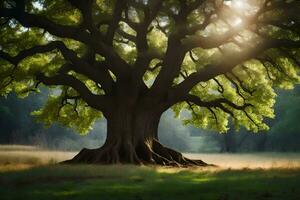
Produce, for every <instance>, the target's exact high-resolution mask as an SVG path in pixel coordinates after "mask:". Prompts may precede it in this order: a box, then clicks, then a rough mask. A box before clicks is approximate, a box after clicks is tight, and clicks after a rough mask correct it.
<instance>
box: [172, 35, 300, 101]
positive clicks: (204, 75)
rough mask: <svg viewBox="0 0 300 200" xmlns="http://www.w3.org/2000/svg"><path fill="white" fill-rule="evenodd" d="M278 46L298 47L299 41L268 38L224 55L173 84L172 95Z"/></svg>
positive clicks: (185, 91)
mask: <svg viewBox="0 0 300 200" xmlns="http://www.w3.org/2000/svg"><path fill="white" fill-rule="evenodd" d="M279 47H286V48H299V47H300V41H297V42H296V41H290V40H276V39H269V40H265V41H264V42H262V43H261V44H259V45H257V46H256V47H254V48H249V49H247V50H244V51H243V52H240V53H238V52H237V53H233V54H229V55H224V56H223V59H221V60H220V62H218V63H215V64H210V65H208V66H206V67H205V68H203V69H202V70H200V71H198V72H194V73H192V74H191V75H190V76H189V77H187V78H186V80H184V81H183V82H182V83H180V84H179V85H177V86H175V87H174V88H173V91H172V92H174V93H173V95H175V96H176V95H186V94H188V93H189V91H190V90H191V89H192V88H193V87H194V86H195V85H197V84H198V83H199V82H205V81H208V80H210V79H212V78H214V77H216V76H218V75H221V74H225V73H226V72H230V71H231V70H232V69H233V68H234V67H235V66H237V65H239V64H242V63H243V62H245V61H247V60H250V59H253V58H256V57H257V56H258V55H260V54H262V53H263V52H264V51H266V50H268V49H271V48H279Z"/></svg>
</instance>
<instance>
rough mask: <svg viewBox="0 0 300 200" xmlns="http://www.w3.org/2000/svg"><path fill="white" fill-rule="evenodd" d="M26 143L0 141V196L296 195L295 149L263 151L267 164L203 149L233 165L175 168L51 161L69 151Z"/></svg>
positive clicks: (210, 198) (128, 199)
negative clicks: (6, 144)
mask: <svg viewBox="0 0 300 200" xmlns="http://www.w3.org/2000/svg"><path fill="white" fill-rule="evenodd" d="M26 148H27V149H26V150H25V149H24V148H23V147H18V146H14V147H13V148H12V147H3V146H2V147H0V163H1V164H0V166H1V167H0V195H1V196H0V199H1V200H8V199H9V200H10V199H24V200H25V199H30V200H35V199H43V200H47V199H56V200H60V199H72V200H76V199H78V200H80V199H84V200H89V199H91V200H94V199H103V200H106V199H107V200H110V199H113V200H152V199H155V200H156V199H158V200H159V199H162V200H163V199H172V200H176V199H178V200H179V199H186V200H187V199H195V200H196V199H197V200H199V199H202V200H206V199H207V200H235V199H236V200H248V199H249V200H253V199H256V200H268V199H272V200H273V199H275V200H276V199H278V200H283V199H288V200H299V199H300V190H299V184H300V167H299V166H300V165H298V164H299V163H300V162H299V155H297V154H291V155H289V156H290V157H291V156H292V159H290V160H291V161H290V162H287V160H284V159H283V157H285V158H286V157H287V155H286V156H284V154H279V155H280V156H278V155H277V154H263V156H266V155H268V156H269V157H270V155H272V156H271V157H270V160H271V161H269V164H268V163H266V160H265V159H264V158H262V157H263V156H262V155H254V154H253V155H250V154H245V155H244V157H243V155H229V154H225V155H217V154H212V155H206V158H205V159H208V160H209V159H210V160H209V161H213V160H214V159H215V161H217V160H218V162H221V161H222V158H223V160H224V159H225V160H227V161H228V162H227V164H226V165H229V164H228V163H229V162H230V161H233V162H232V163H233V164H232V165H233V168H234V169H233V168H231V169H230V168H228V166H225V167H224V166H220V167H218V168H212V167H210V168H188V169H178V168H162V167H149V166H147V167H145V166H142V167H140V166H130V165H115V166H108V165H107V166H96V165H77V166H64V165H56V164H54V163H56V162H58V161H60V160H61V159H65V158H68V157H70V156H72V155H73V153H72V152H69V153H64V152H52V151H40V150H38V149H35V148H34V147H32V148H29V147H26ZM30 156H31V157H30ZM189 156H192V155H189ZM194 156H195V155H194ZM255 156H256V157H255ZM54 157H56V158H55V159H54ZM238 158H239V159H240V160H241V163H239V162H238ZM247 159H248V163H247V162H246V161H247ZM297 159H298V160H297ZM255 160H257V162H256V161H255ZM276 160H277V161H278V162H275V161H276ZM295 160H296V161H295ZM234 163H236V164H238V163H239V165H235V164H234ZM252 163H258V164H259V163H261V166H262V167H263V168H257V167H256V166H255V165H252ZM284 163H286V164H285V165H283V164H284Z"/></svg>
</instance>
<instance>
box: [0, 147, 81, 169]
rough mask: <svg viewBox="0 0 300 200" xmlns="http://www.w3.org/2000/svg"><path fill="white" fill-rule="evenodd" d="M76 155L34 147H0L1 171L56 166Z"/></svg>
mask: <svg viewBox="0 0 300 200" xmlns="http://www.w3.org/2000/svg"><path fill="white" fill-rule="evenodd" d="M75 154H76V152H63V151H50V150H44V149H40V148H38V147H34V146H23V145H0V171H11V170H21V169H27V168H31V167H35V166H41V165H48V164H55V163H58V162H61V161H63V160H67V159H70V158H72V157H73V156H74V155H75Z"/></svg>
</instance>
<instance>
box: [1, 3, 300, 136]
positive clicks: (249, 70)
mask: <svg viewBox="0 0 300 200" xmlns="http://www.w3.org/2000/svg"><path fill="white" fill-rule="evenodd" d="M299 9H300V2H299V1H296V0H290V1H286V0H274V1H270V0H252V1H250V0H248V1H246V0H245V1H237V0H231V1H230V0H229V1H225V0H224V1H223V0H213V1H208V0H168V1H162V0H58V1H50V0H15V1H14V0H3V1H1V3H0V20H1V28H0V66H1V67H0V80H1V83H0V87H1V88H0V93H1V95H7V94H8V93H9V92H15V93H17V94H18V95H19V96H20V97H26V96H27V95H28V94H29V93H30V92H38V89H39V87H41V85H45V86H49V87H50V88H53V92H52V95H51V96H49V99H48V102H47V103H46V105H45V106H44V107H43V108H41V110H39V111H36V112H34V115H36V116H37V118H38V119H39V120H41V121H43V122H44V123H45V124H46V125H50V124H51V123H53V122H54V121H59V122H60V123H62V124H64V125H66V126H69V127H73V128H76V129H77V130H78V131H79V132H82V133H85V132H87V131H88V130H90V128H91V127H92V124H93V123H94V122H95V120H97V119H98V118H101V117H102V116H103V115H104V116H105V117H106V116H107V115H108V113H109V112H110V108H111V107H114V105H115V104H116V101H115V99H117V98H119V99H120V100H119V101H120V102H123V103H124V104H130V103H131V102H132V101H140V99H142V100H143V101H142V102H148V101H151V102H154V104H152V105H156V107H157V108H158V109H160V110H161V111H165V110H166V109H168V108H170V107H172V108H173V110H174V112H175V114H176V115H177V116H179V115H180V113H181V111H182V110H186V111H188V113H189V114H185V115H184V116H185V117H183V118H184V119H183V120H184V122H185V123H187V124H192V125H194V126H196V127H201V128H206V129H213V130H218V131H220V132H226V131H227V129H228V124H229V121H232V122H233V124H234V125H235V127H236V128H239V127H241V126H244V127H246V128H247V129H249V130H253V131H259V130H264V129H267V128H268V126H267V124H265V123H264V120H263V119H264V118H265V117H270V118H272V117H274V112H273V105H274V102H275V100H274V99H275V96H276V94H275V92H274V88H275V87H280V88H286V89H290V88H293V85H294V84H296V83H299V76H298V72H299V65H300V59H299V58H300V51H299V50H300V15H299ZM137 99H138V100H137ZM148 99H151V100H148Z"/></svg>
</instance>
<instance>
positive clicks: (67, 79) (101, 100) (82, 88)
mask: <svg viewBox="0 0 300 200" xmlns="http://www.w3.org/2000/svg"><path fill="white" fill-rule="evenodd" d="M37 79H38V80H39V81H41V82H42V83H44V84H45V85H64V86H69V87H72V88H73V89H74V90H76V91H77V92H78V93H79V94H80V96H81V97H82V99H83V100H84V101H85V102H87V103H88V105H89V106H91V107H93V108H95V109H97V110H101V111H106V110H107V108H109V106H110V105H109V100H108V99H107V97H105V96H99V95H95V94H93V93H91V91H90V90H89V89H88V88H87V87H86V85H85V84H84V83H82V82H81V81H80V80H78V79H76V78H75V77H73V76H71V75H66V74H58V75H55V76H52V77H47V76H45V75H43V74H39V75H37Z"/></svg>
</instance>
